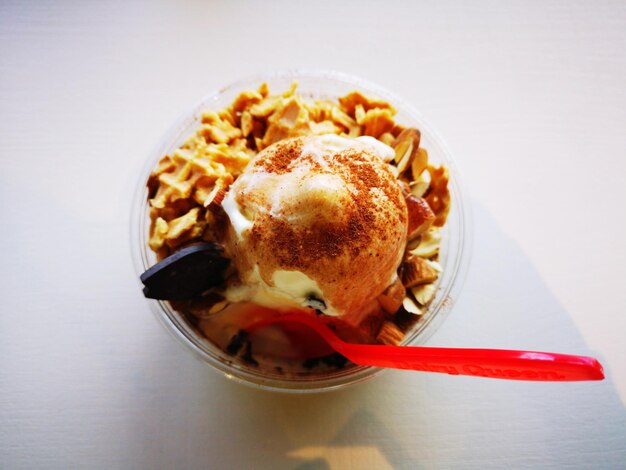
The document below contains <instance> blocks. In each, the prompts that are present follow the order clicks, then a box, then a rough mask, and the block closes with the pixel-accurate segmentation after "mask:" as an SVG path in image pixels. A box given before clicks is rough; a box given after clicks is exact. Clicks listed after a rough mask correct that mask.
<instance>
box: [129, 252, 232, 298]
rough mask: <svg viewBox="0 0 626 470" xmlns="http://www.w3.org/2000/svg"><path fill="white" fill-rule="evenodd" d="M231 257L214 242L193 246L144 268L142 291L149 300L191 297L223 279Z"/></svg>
mask: <svg viewBox="0 0 626 470" xmlns="http://www.w3.org/2000/svg"><path fill="white" fill-rule="evenodd" d="M229 263H230V260H228V259H227V258H225V257H224V253H223V250H222V248H221V247H220V246H219V245H217V244H215V243H202V244H197V245H192V246H189V247H187V248H183V249H182V250H179V251H177V252H176V253H174V254H173V255H171V256H168V257H167V258H165V259H164V260H162V261H161V262H159V263H157V264H155V265H154V266H152V267H151V268H150V269H148V270H147V271H145V272H144V273H143V274H142V275H141V276H140V279H141V282H143V284H144V285H145V287H144V289H143V294H144V295H145V296H146V297H148V298H150V299H160V300H188V299H192V298H194V297H197V296H198V295H200V294H201V293H202V292H204V291H205V290H207V289H210V288H211V287H215V286H218V285H220V284H222V283H223V282H224V271H225V270H226V268H227V267H228V264H229Z"/></svg>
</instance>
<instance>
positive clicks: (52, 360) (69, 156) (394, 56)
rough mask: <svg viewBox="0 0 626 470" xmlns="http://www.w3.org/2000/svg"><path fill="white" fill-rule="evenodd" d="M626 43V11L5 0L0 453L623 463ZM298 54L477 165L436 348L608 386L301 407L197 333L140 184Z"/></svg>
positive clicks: (371, 387) (31, 463)
mask: <svg viewBox="0 0 626 470" xmlns="http://www.w3.org/2000/svg"><path fill="white" fill-rule="evenodd" d="M314 5H315V6H314ZM625 51H626V4H625V3H624V2H604V1H603V2H586V3H582V2H565V1H563V2H554V1H552V2H539V1H531V2H495V1H493V2H480V3H478V2H476V3H471V4H470V3H469V2H431V3H413V2H393V4H390V5H386V4H385V2H357V1H350V2H341V3H340V2H327V1H317V2H301V1H293V0H292V1H280V2H271V3H270V2H252V1H248V2H242V1H235V2H201V1H198V2H167V1H153V2H144V3H140V2H126V1H119V2H96V1H92V2H69V1H68V2H59V1H57V2H52V1H51V2H46V1H39V2H24V1H3V2H1V3H0V158H1V167H0V168H1V170H0V171H1V172H0V209H1V216H2V218H1V221H2V226H1V230H0V234H1V235H0V241H1V242H2V247H3V252H2V255H1V260H2V261H1V263H0V468H3V469H27V468H28V469H30V468H53V469H66V468H73V469H78V468H107V469H115V468H122V469H131V468H132V469H143V468H149V469H159V468H163V469H166V468H191V469H194V468H226V469H228V468H270V469H298V470H313V469H315V470H321V469H348V468H355V469H357V468H359V469H361V468H375V469H388V468H403V469H417V468H470V469H473V468H476V469H486V468H494V469H500V468H555V469H556V468H559V469H562V468H607V469H611V468H624V467H623V465H624V462H626V409H625V406H624V403H625V401H626V341H625V340H624V336H625V331H626V249H625V243H626V237H625V233H624V232H625V229H626V211H625V210H624V205H625V202H626V184H625V179H626V151H625V149H626V87H625V84H626V80H625V78H626V52H625ZM285 68H322V69H333V70H339V71H343V72H347V73H351V74H355V75H358V76H361V77H363V78H366V79H368V80H371V81H374V82H377V83H379V84H380V85H382V86H384V87H386V88H388V89H390V90H391V91H393V92H395V93H396V94H398V95H400V96H401V97H403V98H405V99H406V100H408V101H409V102H410V103H412V104H413V105H414V106H415V107H416V108H418V109H419V110H420V111H421V112H422V113H423V114H424V115H425V116H426V117H427V118H428V119H429V121H430V122H431V123H432V124H433V125H434V127H435V128H436V129H437V130H438V131H439V132H440V133H441V134H442V135H443V136H444V138H445V139H446V140H447V142H448V144H449V146H450V147H451V149H452V151H453V153H454V155H455V156H456V158H457V161H458V164H459V166H460V167H461V169H462V170H463V172H464V175H465V177H466V183H467V185H468V187H469V189H470V191H471V195H472V208H473V212H474V219H475V220H474V222H475V224H474V250H473V259H472V265H471V268H470V271H469V274H468V278H467V282H466V284H465V288H464V291H463V295H462V297H461V299H460V301H459V302H458V304H457V306H456V308H455V309H454V311H453V312H452V314H451V315H450V317H449V319H448V320H447V321H446V323H445V324H444V325H443V326H442V328H441V329H440V330H439V331H438V333H437V334H436V335H435V336H434V337H433V338H432V340H431V341H430V344H432V345H442V346H470V347H472V346H473V347H502V348H519V349H539V350H551V351H557V352H567V353H577V354H589V355H594V356H597V357H598V358H599V359H600V360H601V362H602V363H603V364H604V365H605V368H606V373H607V378H606V380H605V381H604V382H589V383H574V384H550V383H523V382H506V381H496V380H487V379H477V378H459V377H449V376H444V375H437V374H426V373H417V372H415V373H411V372H397V371H389V372H387V373H385V374H383V375H382V376H380V377H378V378H376V379H374V380H372V381H369V382H367V383H365V384H362V385H360V386H357V387H354V388H351V389H348V390H345V391H341V392H336V393H332V394H321V395H316V396H285V395H279V394H274V393H269V392H259V391H255V390H252V389H249V388H246V387H244V386H241V385H238V384H235V383H231V382H229V381H227V380H226V379H225V378H222V377H221V376H220V375H218V374H217V373H215V372H213V371H212V370H210V369H209V368H208V367H207V366H205V365H204V364H202V363H200V362H199V361H197V360H196V359H194V358H193V357H192V356H191V355H190V354H188V353H187V352H186V351H185V350H184V349H183V348H182V347H181V346H179V345H178V344H177V343H176V342H175V341H174V340H173V339H172V338H171V337H170V336H169V335H168V334H167V333H166V332H165V331H164V330H163V328H162V327H161V326H160V325H159V324H158V323H157V321H156V320H155V318H154V317H153V315H152V313H151V312H150V310H149V308H148V305H147V303H146V302H145V301H144V299H143V298H142V295H141V292H140V289H139V285H138V282H137V280H136V279H135V274H134V272H133V269H132V265H131V260H130V248H129V223H128V219H129V211H130V202H131V195H132V193H133V191H134V186H135V184H136V182H137V178H138V173H139V171H140V168H141V166H142V165H143V162H144V159H145V158H146V156H147V154H148V152H149V150H150V149H151V148H152V147H153V146H154V145H155V143H156V142H157V141H158V140H159V138H160V136H161V135H162V134H163V133H164V132H165V131H166V129H167V128H168V127H169V125H170V124H171V123H172V121H173V120H174V119H175V118H176V117H178V116H179V115H180V114H181V113H182V112H184V111H185V110H187V109H188V108H189V107H191V106H192V105H193V104H194V103H195V102H196V101H197V100H199V99H200V98H201V97H203V96H204V95H206V94H207V93H209V92H211V91H213V90H215V89H217V88H219V87H221V86H223V85H225V84H228V83H230V82H232V81H234V80H237V79H240V78H242V77H246V76H248V75H252V74H256V73H258V72H263V71H268V70H272V69H285Z"/></svg>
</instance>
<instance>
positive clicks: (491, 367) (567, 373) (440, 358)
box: [247, 314, 604, 382]
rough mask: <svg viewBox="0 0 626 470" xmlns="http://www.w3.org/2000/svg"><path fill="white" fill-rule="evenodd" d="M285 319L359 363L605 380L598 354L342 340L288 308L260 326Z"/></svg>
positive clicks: (544, 379)
mask: <svg viewBox="0 0 626 470" xmlns="http://www.w3.org/2000/svg"><path fill="white" fill-rule="evenodd" d="M281 323H285V324H287V323H291V324H293V323H298V324H300V325H305V326H307V327H308V328H310V329H312V330H314V331H315V332H316V333H317V334H318V335H319V336H321V337H322V338H323V339H324V341H325V342H326V343H328V345H329V346H330V347H331V348H332V349H334V350H335V351H336V352H338V353H339V354H342V355H343V356H345V357H347V358H348V359H349V360H350V361H352V362H354V363H355V364H359V365H362V366H372V367H389V368H393V369H410V370H418V371H422V372H439V373H443V374H450V375H470V376H474V377H488V378H492V379H508V380H532V381H540V382H571V381H579V380H602V379H604V372H603V369H602V365H601V364H600V363H599V362H598V361H597V360H596V359H594V358H593V357H587V356H572V355H569V354H555V353H547V352H536V351H513V350H504V349H463V348H433V347H422V346H384V345H370V344H352V343H346V342H345V341H343V340H341V339H340V338H339V337H338V336H337V335H336V334H335V333H334V332H333V330H331V329H330V328H329V327H328V326H327V325H326V324H325V323H324V322H323V321H321V320H319V319H318V318H317V317H314V316H312V315H305V314H285V315H276V316H274V317H271V318H268V319H265V320H261V321H258V322H256V323H254V324H253V325H251V326H250V327H248V328H247V330H248V331H249V332H254V331H257V330H259V329H261V328H265V327H267V326H271V325H280V324H281Z"/></svg>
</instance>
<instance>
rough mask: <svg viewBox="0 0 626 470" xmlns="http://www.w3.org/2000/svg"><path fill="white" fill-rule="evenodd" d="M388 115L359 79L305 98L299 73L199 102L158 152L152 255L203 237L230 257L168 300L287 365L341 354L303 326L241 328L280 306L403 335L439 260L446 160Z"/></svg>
mask: <svg viewBox="0 0 626 470" xmlns="http://www.w3.org/2000/svg"><path fill="white" fill-rule="evenodd" d="M394 114H395V110H394V109H393V107H392V106H391V105H390V104H389V103H387V102H385V101H382V100H379V99H373V98H369V97H366V96H364V95H362V94H361V93H359V92H356V91H355V92H351V93H348V94H347V95H345V96H343V97H340V98H339V99H338V100H337V101H334V100H309V99H305V98H304V97H302V96H300V95H298V94H297V84H294V85H293V86H292V87H291V88H290V89H289V90H287V91H286V92H284V93H282V94H278V95H272V94H270V91H269V89H268V87H267V86H266V85H265V84H263V85H261V87H260V88H259V89H258V90H251V91H246V92H243V93H241V94H240V95H239V96H237V98H236V99H235V100H234V101H233V103H232V105H231V106H229V107H228V108H225V109H222V110H218V111H206V112H204V113H203V115H202V118H201V122H200V125H199V127H198V129H197V130H196V132H195V133H193V134H192V135H191V136H190V137H189V138H188V139H187V140H186V141H185V142H184V143H183V145H182V146H181V147H180V148H178V149H176V150H175V151H174V152H173V153H172V154H171V155H166V156H164V157H163V158H162V159H161V160H160V161H159V163H158V165H157V167H156V169H155V170H154V171H153V172H152V174H151V175H150V178H149V180H148V192H149V193H148V199H149V204H150V221H151V227H150V240H149V246H150V248H151V249H152V250H153V251H154V252H155V253H156V255H157V259H158V260H165V259H166V258H168V257H169V256H171V255H174V254H176V253H180V252H181V251H182V250H186V249H187V250H188V249H189V247H191V246H194V245H197V244H207V243H209V244H211V245H212V246H216V247H219V249H215V250H213V249H212V250H208V252H211V253H216V252H218V251H220V252H222V251H221V250H223V256H224V259H226V260H227V261H228V263H229V264H228V268H227V269H226V270H225V271H224V274H223V275H222V276H221V277H220V280H221V282H215V283H214V285H211V286H210V287H208V288H206V289H204V290H202V291H201V292H196V293H194V294H193V295H192V296H191V297H190V298H182V297H178V298H176V297H175V296H174V297H169V300H170V303H171V305H172V307H173V308H174V309H176V310H177V311H179V312H180V313H181V314H182V315H183V316H184V317H185V318H186V320H187V321H188V322H189V323H190V324H191V325H193V327H194V328H195V329H196V330H197V331H198V332H199V333H200V334H202V335H203V336H204V337H205V338H207V339H208V340H209V341H210V342H212V343H213V344H215V345H216V346H217V347H219V348H220V349H222V350H223V351H225V352H226V353H227V354H229V355H231V356H232V358H233V361H235V360H240V361H243V363H245V364H247V365H248V366H249V367H256V368H266V369H272V370H273V371H274V372H277V373H284V374H308V373H311V371H318V370H320V369H323V370H326V369H329V368H331V369H332V368H337V367H346V366H349V364H347V363H346V361H345V359H342V358H341V357H337V355H336V354H335V355H328V353H329V350H328V348H325V347H324V345H323V344H321V343H320V341H319V340H316V339H315V338H311V337H307V334H306V332H303V331H298V330H297V328H296V329H294V330H293V331H285V330H284V329H283V330H280V331H279V330H277V329H274V330H272V329H271V328H268V329H267V331H263V332H260V333H257V334H254V335H250V334H248V332H247V331H246V327H247V326H249V325H251V324H253V323H254V322H256V321H258V320H259V319H261V318H264V317H267V316H271V315H280V314H281V312H285V311H294V310H297V311H299V312H301V313H302V314H303V315H319V316H320V317H321V318H323V319H324V320H325V321H326V322H328V323H329V324H331V325H332V326H333V327H334V328H335V329H336V331H337V333H338V334H339V335H340V336H342V337H343V339H345V340H347V341H352V342H363V343H382V344H398V343H400V342H401V341H402V340H403V339H404V337H405V335H406V334H407V332H408V331H410V330H411V328H412V327H414V326H415V324H416V323H417V322H419V321H420V316H421V315H422V313H423V311H424V309H425V307H427V306H428V304H429V303H430V302H431V300H432V298H433V297H434V295H435V293H436V283H437V279H438V278H439V274H440V272H441V266H440V265H439V264H438V262H437V260H438V253H439V244H440V241H441V232H440V228H441V227H442V226H443V225H444V224H445V222H446V217H447V214H448V211H449V209H450V194H449V191H448V170H447V168H446V167H445V166H440V167H436V166H434V165H433V164H432V163H430V162H429V160H428V153H427V151H426V150H425V149H423V148H422V147H420V132H419V130H417V129H413V128H405V127H403V126H402V125H401V124H398V123H396V122H395V120H394ZM205 251H206V250H205ZM224 265H225V264H220V266H224ZM192 271H193V270H192ZM194 272H195V271H194ZM198 272H202V270H198ZM183 297H184V296H183ZM188 297H189V296H188ZM162 298H164V297H162ZM309 336H310V335H309Z"/></svg>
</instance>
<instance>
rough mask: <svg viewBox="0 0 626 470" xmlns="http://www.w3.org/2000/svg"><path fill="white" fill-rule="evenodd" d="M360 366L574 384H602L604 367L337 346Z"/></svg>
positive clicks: (477, 353)
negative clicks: (586, 381) (596, 382)
mask: <svg viewBox="0 0 626 470" xmlns="http://www.w3.org/2000/svg"><path fill="white" fill-rule="evenodd" d="M334 346H335V347H336V350H337V351H338V352H339V353H341V354H343V355H344V356H346V357H347V358H348V359H350V360H351V361H352V362H354V363H356V364H360V365H367V366H374V367H390V368H394V369H410V370H417V371H423V372H438V373H443V374H449V375H469V376H473V377H488V378H492V379H508V380H531V381H538V382H571V381H579V380H602V379H603V378H604V372H603V369H602V365H600V363H599V362H598V361H597V360H596V359H594V358H592V357H587V356H573V355H569V354H556V353H547V352H537V351H515V350H502V349H462V348H433V347H411V346H379V345H361V344H350V343H345V342H343V341H342V342H341V344H337V343H335V344H334Z"/></svg>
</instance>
